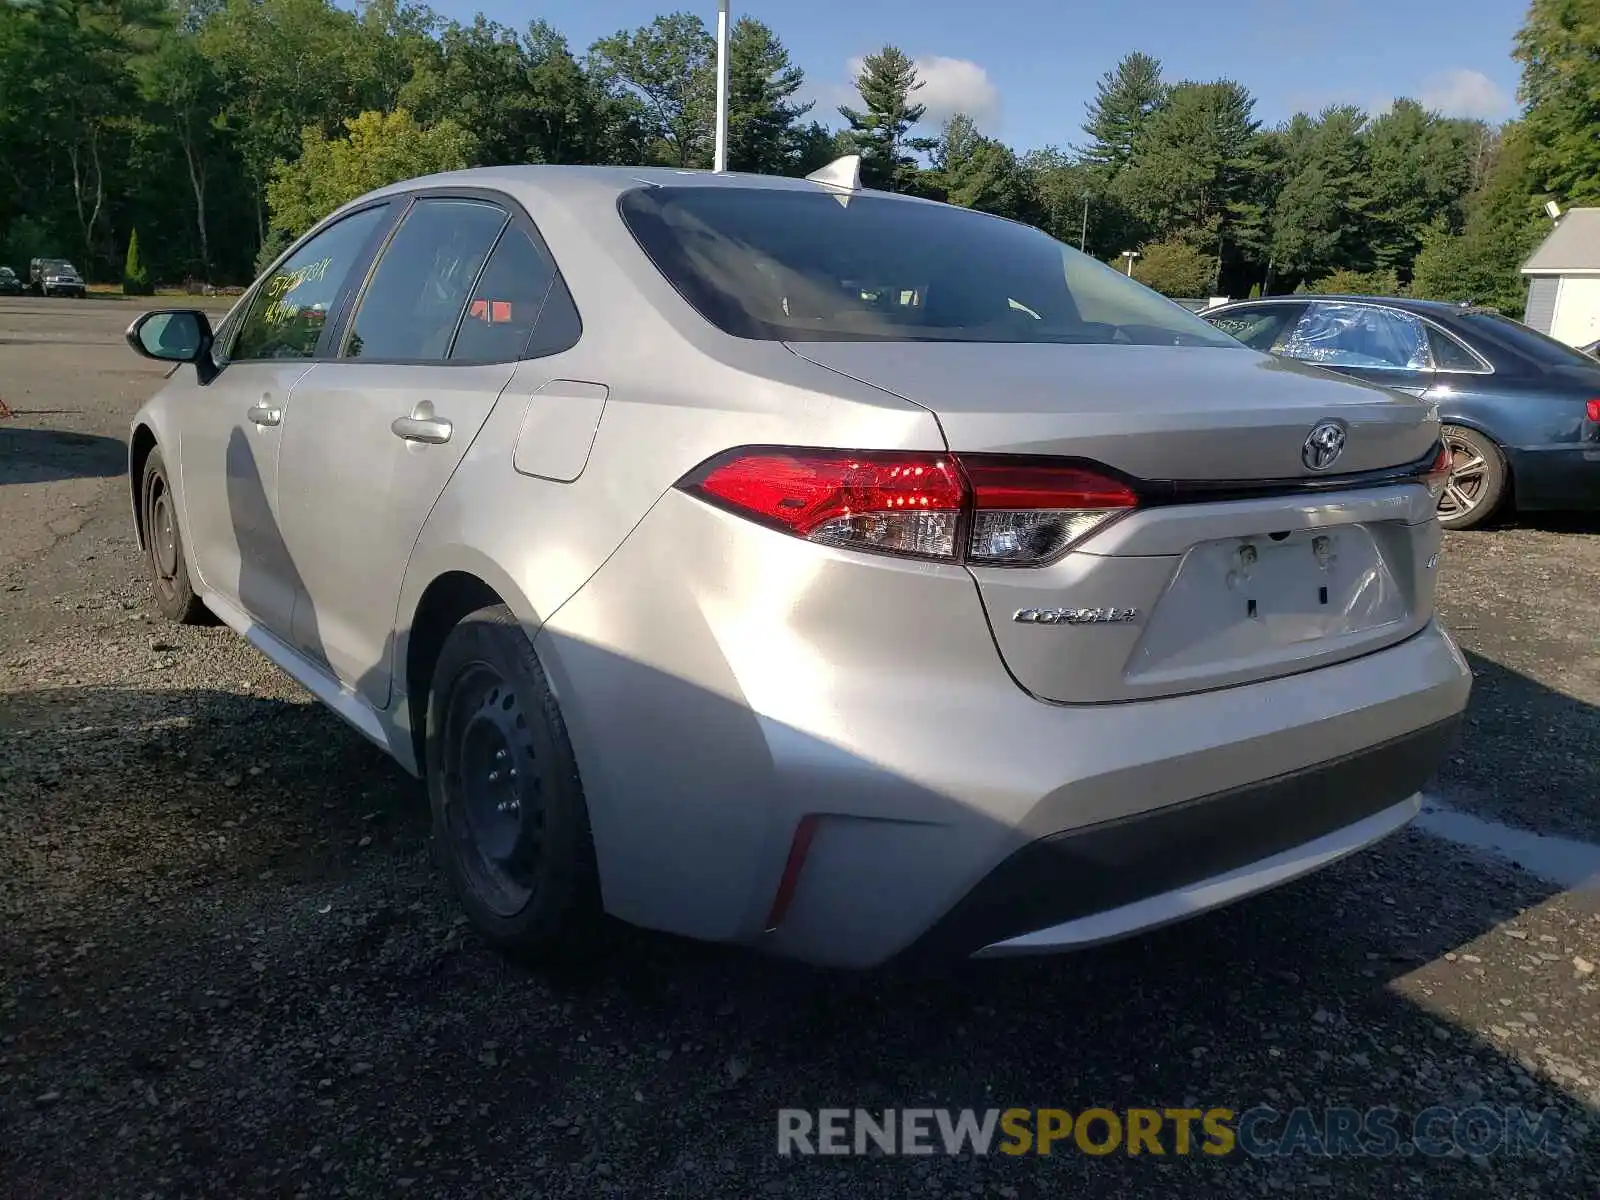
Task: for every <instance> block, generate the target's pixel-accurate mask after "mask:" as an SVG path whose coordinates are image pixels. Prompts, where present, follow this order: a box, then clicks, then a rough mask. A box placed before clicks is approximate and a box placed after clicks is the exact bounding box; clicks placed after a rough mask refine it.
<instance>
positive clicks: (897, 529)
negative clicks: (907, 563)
mask: <svg viewBox="0 0 1600 1200" xmlns="http://www.w3.org/2000/svg"><path fill="white" fill-rule="evenodd" d="M679 486H680V487H682V488H684V490H686V491H689V492H691V493H693V494H695V495H698V496H700V497H701V498H702V499H705V500H709V501H710V502H712V503H714V504H717V505H719V506H720V507H723V508H726V509H729V510H730V511H732V512H736V513H738V514H739V515H741V516H745V517H749V518H752V519H754V520H757V521H760V522H762V523H763V524H766V525H770V526H772V527H774V528H777V529H781V530H783V531H784V532H786V533H791V534H794V535H795V536H797V537H803V538H806V539H808V540H810V541H814V542H823V543H826V544H828V545H834V546H844V547H849V548H852V549H858V550H872V551H877V552H879V553H886V554H901V555H910V556H913V557H917V558H933V559H946V560H952V561H954V560H966V561H970V562H974V563H981V564H985V565H990V566H1037V565H1039V564H1040V563H1044V562H1048V561H1050V560H1052V559H1054V558H1056V557H1057V556H1059V555H1060V554H1062V553H1064V552H1065V551H1066V550H1067V549H1068V548H1070V547H1071V546H1072V545H1074V544H1075V543H1077V542H1080V541H1082V540H1083V539H1084V538H1085V537H1087V536H1088V535H1089V534H1090V533H1091V532H1093V531H1094V530H1096V529H1098V528H1100V527H1101V526H1102V525H1104V524H1105V523H1106V522H1108V521H1110V520H1111V519H1113V518H1115V517H1117V516H1119V515H1120V514H1122V513H1124V512H1127V511H1129V510H1130V509H1132V508H1134V507H1136V506H1137V505H1138V496H1137V495H1136V494H1135V493H1134V491H1133V489H1132V488H1130V487H1128V485H1127V484H1125V483H1123V482H1121V481H1120V480H1117V479H1115V478H1113V477H1111V476H1110V475H1109V474H1104V473H1101V472H1099V471H1096V470H1095V469H1094V468H1092V467H1088V466H1083V465H1080V464H1068V463H1051V462H1040V461H1037V460H1031V459H1016V458H1007V457H1003V456H998V455H973V456H959V455H954V454H933V453H925V454H924V453H902V452H893V451H861V452H856V453H848V452H843V451H837V450H789V449H750V450H739V451H733V452H731V453H729V454H726V455H722V456H721V457H719V458H716V459H713V460H712V461H711V462H709V463H707V464H706V465H705V466H703V467H702V468H700V469H699V470H698V471H695V472H694V473H692V474H691V475H690V476H688V477H687V478H685V479H684V480H683V481H682V482H681V483H680V485H679Z"/></svg>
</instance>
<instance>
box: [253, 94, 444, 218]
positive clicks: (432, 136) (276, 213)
mask: <svg viewBox="0 0 1600 1200" xmlns="http://www.w3.org/2000/svg"><path fill="white" fill-rule="evenodd" d="M344 125H345V136H344V137H341V138H332V139H330V138H328V137H326V136H325V135H324V134H323V132H322V131H321V130H320V129H318V128H317V127H316V126H314V125H311V126H307V127H306V129H305V132H304V135H303V139H302V143H301V148H300V156H299V158H297V159H296V160H295V161H294V162H292V163H290V162H285V163H279V164H278V165H277V166H276V167H275V168H274V169H273V172H272V182H271V183H269V184H268V185H267V206H268V208H269V209H270V210H271V213H272V225H273V227H274V228H275V229H282V230H285V231H287V232H288V233H291V234H299V233H303V232H305V231H306V230H307V229H309V228H310V227H311V226H312V225H314V224H316V223H317V222H318V221H320V220H321V219H322V218H323V217H325V216H327V215H328V213H330V212H332V211H333V210H334V209H336V208H338V207H339V205H341V204H344V203H345V202H346V201H349V200H354V199H355V198H356V197H357V196H360V195H362V194H363V193H365V192H370V191H372V190H373V189H374V188H379V187H383V186H384V185H385V184H389V183H395V182H397V181H399V180H401V179H409V178H411V177H413V176H416V175H430V174H433V173H434V172H436V171H453V170H459V169H460V168H462V167H464V166H466V165H467V160H468V157H469V155H470V154H471V152H472V139H471V137H470V136H469V135H468V134H467V133H466V131H465V130H463V129H461V128H460V127H459V126H458V125H456V124H455V123H454V122H451V121H442V122H440V123H439V124H438V125H435V126H433V127H432V128H431V129H425V128H423V127H422V126H420V125H418V124H417V122H416V120H415V119H414V118H413V117H412V115H411V114H410V113H409V112H407V111H406V110H405V109H403V108H402V109H396V110H395V111H394V112H392V113H377V112H365V113H362V114H361V115H360V116H357V117H353V118H351V119H350V120H348V121H346V122H345V123H344Z"/></svg>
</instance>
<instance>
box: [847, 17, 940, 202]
mask: <svg viewBox="0 0 1600 1200" xmlns="http://www.w3.org/2000/svg"><path fill="white" fill-rule="evenodd" d="M855 82H856V91H857V92H859V93H860V94H861V102H862V104H863V105H865V108H864V109H861V110H858V109H854V108H850V107H849V106H847V105H843V104H841V105H840V106H839V115H840V116H842V117H843V118H844V119H845V120H846V121H848V122H850V128H849V129H847V130H846V131H845V137H846V138H848V139H849V141H850V144H851V146H852V147H854V149H855V152H856V153H857V154H859V155H861V179H862V182H863V183H865V184H867V185H868V186H870V187H878V188H887V189H889V190H891V191H906V190H909V189H910V188H912V187H913V186H914V185H915V180H916V174H917V161H916V159H915V158H914V157H912V156H911V155H910V154H908V153H907V151H908V150H929V149H932V148H933V146H934V145H935V142H934V140H933V139H932V138H913V137H910V136H908V135H909V134H910V132H911V127H912V126H914V125H915V124H916V123H917V122H918V121H920V120H922V115H923V113H924V112H926V111H927V109H926V106H925V105H921V104H914V103H912V99H911V98H912V96H913V95H914V94H915V93H916V92H917V91H919V90H921V88H922V80H920V79H918V78H917V65H916V63H914V62H912V61H911V58H910V57H909V56H908V55H907V54H906V53H905V52H904V51H903V50H900V49H899V48H898V47H895V46H885V47H884V48H883V49H882V50H880V51H879V52H878V53H877V54H869V55H867V57H866V59H865V61H864V62H863V63H862V65H861V71H860V73H859V74H857V75H856V81H855Z"/></svg>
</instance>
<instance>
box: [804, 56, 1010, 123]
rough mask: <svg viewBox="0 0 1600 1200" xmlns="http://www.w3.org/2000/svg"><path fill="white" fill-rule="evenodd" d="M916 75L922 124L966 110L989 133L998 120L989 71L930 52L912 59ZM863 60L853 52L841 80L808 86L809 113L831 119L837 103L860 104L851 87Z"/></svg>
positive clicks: (997, 100) (996, 93) (915, 98)
mask: <svg viewBox="0 0 1600 1200" xmlns="http://www.w3.org/2000/svg"><path fill="white" fill-rule="evenodd" d="M914 61H915V62H916V65H917V78H919V79H921V80H922V83H923V86H922V87H921V88H919V89H918V90H917V92H916V94H915V95H914V96H913V97H912V99H913V101H914V102H915V103H917V104H921V105H923V106H924V107H925V108H926V109H927V110H928V111H927V113H926V114H925V115H924V116H923V118H922V123H923V124H924V125H928V126H937V125H939V124H940V123H942V122H944V121H946V120H948V119H949V118H951V117H953V116H955V115H956V114H957V113H966V114H967V115H968V116H969V117H971V118H972V119H973V120H974V121H976V122H977V123H978V127H979V128H980V129H982V130H983V131H984V132H985V133H989V134H993V133H995V132H996V131H997V127H998V126H999V123H1000V90H999V89H998V88H996V87H995V85H994V83H993V81H992V80H990V78H989V73H988V72H987V71H985V70H984V69H983V68H982V67H980V66H979V65H978V64H977V63H975V62H971V61H969V60H967V59H964V58H946V57H945V56H944V55H941V54H930V55H926V56H924V57H922V58H918V59H916V60H914ZM864 63H865V60H864V59H863V58H862V57H861V56H860V55H857V56H856V57H855V58H852V59H851V60H850V61H849V62H847V63H846V64H845V80H846V81H845V82H844V83H817V84H815V85H813V86H812V87H811V88H810V89H809V94H808V95H807V96H806V99H808V100H815V101H817V107H816V109H815V110H814V111H813V114H812V115H813V116H815V117H817V118H818V119H819V120H829V119H835V123H837V121H836V117H837V111H836V110H837V108H838V106H839V105H841V104H845V105H848V106H850V107H851V108H860V107H861V96H860V94H859V93H857V91H856V88H855V78H856V76H857V75H859V74H860V73H861V69H862V66H863V65H864Z"/></svg>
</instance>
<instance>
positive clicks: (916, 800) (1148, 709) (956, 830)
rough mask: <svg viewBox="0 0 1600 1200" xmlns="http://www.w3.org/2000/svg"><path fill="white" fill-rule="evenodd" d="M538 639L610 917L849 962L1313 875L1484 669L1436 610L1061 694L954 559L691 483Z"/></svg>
mask: <svg viewBox="0 0 1600 1200" xmlns="http://www.w3.org/2000/svg"><path fill="white" fill-rule="evenodd" d="M1094 632H1095V631H1094V630H1093V629H1085V630H1082V631H1080V633H1081V634H1082V635H1083V636H1093V635H1094ZM535 647H536V648H537V650H538V651H539V654H540V658H541V661H542V662H543V663H544V665H545V668H546V670H547V672H548V673H549V675H550V677H551V679H552V682H553V684H554V686H555V690H556V693H557V696H558V699H559V702H560V705H561V710H562V714H563V717H564V719H565V721H566V724H567V728H568V731H569V734H570V735H571V738H572V742H573V746H574V750H575V751H576V753H577V758H578V763H579V770H580V774H581V777H582V783H583V787H584V792H585V795H586V798H587V799H588V802H589V809H590V819H591V825H592V828H593V833H594V841H595V847H596V852H597V856H598V859H599V867H600V876H601V889H602V894H603V897H604V901H605V904H606V907H607V909H608V910H609V911H610V912H612V913H613V914H614V915H616V916H618V917H621V918H623V919H624V920H628V921H632V922H635V923H637V924H641V925H645V926H649V927H652V928H658V929H664V930H668V931H671V932H675V933H680V934H686V935H689V936H693V937H700V938H707V939H713V940H722V941H732V942H741V943H746V944H751V945H755V946H759V947H762V948H764V949H767V950H770V951H771V952H773V953H775V954H781V955H786V956H792V957H796V958H801V959H805V960H808V961H812V962H818V963H827V964H833V965H839V966H852V967H866V966H872V965H875V964H878V963H882V962H885V961H887V960H889V959H891V958H894V957H896V956H898V955H900V954H902V953H906V952H910V953H914V954H921V953H930V954H937V955H952V954H954V955H963V954H970V953H974V952H977V951H980V950H984V949H986V948H989V947H995V946H996V944H997V943H1004V942H1007V941H1010V940H1013V939H1016V938H1018V937H1025V936H1026V935H1028V934H1036V933H1039V931H1041V930H1050V929H1051V928H1053V927H1055V926H1059V925H1063V924H1066V923H1068V922H1072V921H1080V920H1083V919H1086V918H1090V917H1095V916H1098V915H1101V914H1113V913H1118V912H1119V910H1126V909H1127V908H1128V906H1129V905H1137V904H1140V903H1144V902H1150V901H1156V900H1157V899H1158V898H1162V897H1164V898H1165V899H1160V900H1159V902H1158V903H1154V904H1146V908H1144V909H1140V910H1137V911H1135V912H1134V913H1132V914H1130V913H1128V912H1125V911H1124V912H1121V913H1120V915H1118V916H1116V917H1115V918H1108V920H1110V921H1111V927H1114V928H1115V929H1116V936H1121V935H1123V934H1126V933H1131V932H1134V931H1135V930H1136V929H1139V928H1144V927H1146V926H1148V925H1155V924H1162V923H1165V922H1166V921H1167V920H1170V919H1172V918H1173V913H1174V909H1175V906H1177V905H1179V904H1181V903H1183V900H1182V896H1183V895H1186V894H1190V893H1192V892H1193V891H1194V889H1195V887H1196V886H1197V885H1203V884H1207V881H1209V885H1208V886H1211V891H1209V892H1207V893H1206V895H1208V896H1216V895H1224V896H1225V898H1236V897H1237V896H1238V895H1243V894H1247V893H1248V892H1249V891H1252V890H1258V888H1259V887H1263V886H1269V885H1270V883H1271V882H1273V881H1275V880H1281V878H1287V877H1289V875H1291V874H1293V872H1292V871H1289V870H1288V869H1287V868H1288V866H1289V865H1291V864H1288V863H1287V862H1285V861H1279V860H1280V858H1281V856H1282V855H1284V854H1285V853H1286V852H1290V851H1295V850H1297V849H1298V850H1299V851H1300V852H1301V853H1300V857H1301V859H1303V860H1304V861H1305V862H1307V863H1312V864H1313V865H1315V860H1317V859H1318V857H1319V856H1322V857H1326V856H1327V853H1328V852H1329V851H1330V849H1331V848H1333V847H1334V844H1335V843H1324V842H1322V840H1321V839H1325V838H1328V837H1329V836H1330V835H1335V834H1338V833H1339V832H1340V831H1347V832H1346V834H1345V837H1344V841H1343V842H1339V840H1338V839H1337V838H1335V842H1336V843H1338V844H1339V845H1343V844H1344V842H1349V841H1351V840H1352V839H1354V840H1356V841H1359V840H1361V839H1363V838H1366V837H1369V836H1377V833H1376V832H1374V831H1375V830H1377V829H1378V828H1379V827H1380V826H1383V824H1384V821H1382V820H1377V818H1378V817H1379V816H1380V814H1382V813H1384V812H1386V811H1389V810H1393V809H1395V808H1396V806H1398V805H1404V804H1405V803H1406V802H1407V801H1408V799H1409V798H1410V797H1411V796H1412V795H1414V794H1415V793H1416V791H1417V790H1418V789H1419V788H1420V787H1421V786H1422V783H1423V781H1424V780H1425V779H1426V778H1427V777H1428V776H1429V775H1430V774H1431V773H1432V771H1433V769H1434V768H1435V766H1437V764H1438V762H1439V761H1440V759H1441V758H1442V756H1443V754H1444V744H1445V741H1446V738H1447V734H1448V730H1449V727H1450V726H1451V725H1452V724H1453V722H1454V721H1455V720H1456V719H1458V718H1459V716H1460V714H1461V712H1462V711H1463V709H1464V708H1465V706H1466V702H1467V696H1468V692H1469V689H1470V679H1471V676H1470V672H1469V670H1468V669H1467V665H1466V662H1465V660H1464V659H1463V657H1462V655H1461V653H1460V651H1459V650H1458V649H1457V648H1456V647H1455V645H1454V643H1452V642H1451V640H1450V639H1449V637H1448V636H1447V635H1446V634H1445V633H1444V631H1443V630H1442V629H1441V628H1440V627H1439V626H1438V625H1437V624H1433V623H1430V624H1429V625H1427V626H1426V628H1424V629H1423V630H1422V632H1420V633H1418V634H1416V635H1415V636H1413V637H1411V638H1409V639H1407V640H1405V641H1404V642H1401V643H1399V644H1397V645H1393V646H1390V647H1388V648H1386V649H1383V650H1380V651H1376V652H1374V653H1371V654H1367V655H1364V656H1362V657H1359V658H1355V659H1351V660H1348V661H1344V662H1340V663H1336V664H1333V665H1330V666H1324V667H1320V668H1318V669H1315V670H1309V671H1303V672H1300V673H1298V674H1292V675H1285V676H1280V677H1278V678H1274V679H1268V680H1263V681H1259V682H1255V683H1250V684H1245V685H1240V686H1237V687H1229V688H1220V689H1215V690H1211V691H1204V692H1195V693H1191V694H1187V695H1179V696H1168V697H1162V698H1158V699H1148V700H1138V701H1129V702H1124V703H1114V704H1085V705H1067V704H1051V703H1045V702H1042V701H1039V700H1037V699H1035V698H1033V697H1032V696H1030V695H1028V694H1027V693H1026V692H1024V691H1023V690H1022V689H1021V688H1020V687H1019V686H1018V685H1017V683H1016V682H1015V680H1014V679H1012V677H1011V676H1010V675H1009V674H1007V672H1006V671H1005V669H1004V667H1003V665H1002V663H1001V661H1000V657H999V654H998V653H997V651H996V649H995V644H994V640H993V636H992V635H991V633H990V630H989V627H988V623H987V621H986V620H985V619H984V617H983V611H982V608H981V605H980V602H979V599H978V596H977V593H976V589H975V587H974V585H973V582H972V580H971V578H970V576H968V575H966V573H965V572H964V571H962V570H961V569H959V568H953V567H943V566H937V565H932V564H927V563H919V562H910V561H906V560H898V559H891V558H866V559H865V560H864V556H861V555H855V554H851V553H849V552H846V551H835V550H831V549H828V548H825V547H820V546H815V545H810V544H807V543H797V542H796V541H794V540H793V539H790V538H786V537H784V536H783V535H781V534H776V533H773V532H771V531H769V530H765V529H761V528H759V527H756V526H753V525H751V524H750V523H748V522H744V521H741V520H740V519H739V518H737V517H733V516H731V515H728V514H726V513H722V512H719V511H716V510H713V509H710V508H709V507H708V506H706V505H703V504H700V503H699V502H698V501H695V500H692V499H690V498H688V497H686V496H682V495H679V494H673V495H670V496H669V497H667V498H666V499H664V500H663V502H662V503H661V504H660V505H658V506H657V508H656V509H655V510H653V511H652V513H651V514H650V516H649V517H647V518H646V520H645V522H644V523H642V525H641V526H640V528H639V529H638V530H636V531H635V534H634V536H632V537H630V538H629V540H628V541H627V542H625V543H624V544H623V546H622V547H621V548H620V549H619V550H618V551H617V552H616V554H614V555H613V556H612V557H611V559H610V560H608V561H607V563H606V564H605V565H604V566H603V567H602V568H601V569H600V570H599V571H598V572H597V573H596V575H595V576H594V577H593V578H592V579H591V580H590V581H589V583H588V584H587V585H585V587H584V588H583V589H581V590H580V591H579V592H578V594H577V595H576V596H574V597H573V599H572V600H571V601H569V602H568V604H567V605H566V606H565V607H563V608H562V609H561V610H560V611H559V612H557V613H556V614H555V615H554V616H553V617H552V618H551V619H550V620H549V621H548V622H547V623H546V624H545V625H544V627H543V629H542V630H541V631H540V633H539V634H538V636H537V638H536V639H535ZM1398 815H1399V814H1397V813H1394V812H1390V819H1393V818H1395V817H1397V816H1398ZM1397 824H1398V822H1396V827H1397ZM1384 831H1385V832H1387V831H1388V830H1387V829H1385V830H1384ZM1250 868H1254V869H1255V874H1254V876H1253V877H1252V878H1253V885H1251V882H1250V881H1248V880H1246V879H1245V877H1243V876H1238V874H1237V873H1238V872H1239V871H1240V870H1241V869H1244V870H1248V869H1250ZM786 879H788V881H789V882H788V884H787V885H786V883H785V880H786ZM783 893H787V896H786V902H785V903H783V904H779V903H777V902H778V899H779V896H780V894H783ZM778 910H781V911H778ZM1141 913H1145V914H1148V919H1143V918H1141V917H1140V914H1141ZM1084 928H1085V927H1083V926H1078V927H1075V928H1074V929H1069V930H1066V931H1063V932H1057V933H1056V934H1054V935H1053V936H1054V938H1055V939H1056V941H1058V942H1059V944H1060V945H1061V946H1069V945H1077V944H1083V942H1084V933H1083V931H1084ZM1047 940H1048V939H1047V938H1041V939H1036V942H1038V944H1039V948H1044V945H1043V942H1044V941H1047ZM1090 940H1100V939H1098V938H1092V939H1090ZM1013 949H1015V947H1013Z"/></svg>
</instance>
